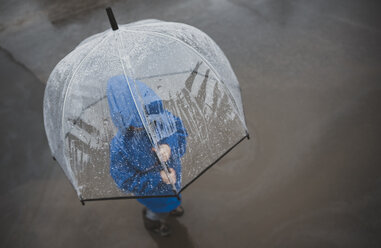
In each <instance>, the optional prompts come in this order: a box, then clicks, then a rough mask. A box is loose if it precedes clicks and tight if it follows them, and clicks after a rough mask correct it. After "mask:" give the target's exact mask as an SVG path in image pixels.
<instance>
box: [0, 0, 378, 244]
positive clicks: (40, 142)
mask: <svg viewBox="0 0 381 248" xmlns="http://www.w3.org/2000/svg"><path fill="white" fill-rule="evenodd" d="M109 4H110V5H111V6H112V7H113V9H114V13H115V15H116V17H117V20H118V22H119V23H128V22H131V21H136V20H140V19H146V18H156V19H162V20H170V21H178V22H184V23H187V24H190V25H193V26H195V27H197V28H199V29H201V30H203V31H205V32H206V33H207V34H209V35H210V36H211V37H212V38H213V39H214V40H215V41H216V42H217V44H219V45H220V47H221V48H222V50H223V51H224V52H225V53H226V55H227V57H228V58H229V60H230V62H231V64H232V67H233V69H234V70H235V72H236V75H237V77H238V80H239V81H240V84H241V88H242V98H243V104H244V108H245V113H246V120H247V124H248V128H249V131H250V133H251V136H252V139H251V140H249V141H244V142H243V143H241V144H240V145H239V146H238V147H237V148H235V149H234V150H233V151H232V152H231V153H230V154H228V155H227V156H226V157H224V158H223V159H222V160H221V161H220V162H219V163H218V164H217V165H216V166H214V167H213V168H212V169H210V170H209V171H208V172H207V173H205V174H204V175H203V176H202V177H201V178H200V179H198V181H196V182H195V183H194V184H192V186H190V187H189V188H187V189H186V190H185V191H184V193H183V199H184V201H183V205H184V207H185V209H186V213H185V215H184V216H183V217H182V218H181V219H178V220H171V224H172V227H173V228H174V233H173V235H172V237H171V238H159V237H157V236H155V235H151V234H149V233H148V232H147V231H146V230H145V229H144V227H143V223H142V219H141V206H140V205H139V204H138V203H137V202H136V201H135V200H117V201H101V202H89V203H87V204H86V206H84V207H83V206H81V204H80V202H79V201H78V199H77V197H76V194H75V192H74V190H73V189H72V186H71V185H70V183H69V181H68V180H67V179H66V177H65V175H64V173H63V172H62V170H61V169H60V168H59V166H58V165H57V164H55V162H54V161H53V160H52V159H51V157H50V151H49V148H48V146H47V141H46V136H45V132H44V127H43V119H42V98H43V92H44V87H45V83H46V80H47V77H48V76H49V73H50V72H51V70H52V69H53V68H54V66H55V65H56V64H57V63H58V61H59V60H60V59H62V58H63V56H65V55H66V54H67V53H68V52H70V51H71V50H72V49H73V48H74V47H75V46H76V45H77V44H78V43H79V42H80V41H81V40H83V39H84V38H85V37H87V36H89V35H91V34H94V33H97V32H100V31H103V30H105V29H107V28H109V26H108V25H109V24H108V21H107V19H106V16H105V12H104V7H105V6H106V5H109ZM380 7H381V6H380V4H379V3H378V2H377V1H354V0H353V1H352V0H351V1H345V0H336V1H309V2H306V1H298V0H295V1H291V0H288V1H271V0H258V1H250V0H231V1H228V0H221V1H218V0H209V1H202V0H193V1H174V0H168V1H137V0H135V1H106V0H97V1H74V0H68V1H59V0H54V1H47V0H33V1H28V2H25V1H21V0H16V1H7V0H1V1H0V66H1V67H0V75H1V80H2V83H1V91H0V94H1V96H0V103H1V105H0V106H1V107H0V113H1V120H2V121H1V124H0V125H1V126H0V135H1V137H2V138H1V157H0V161H1V169H0V177H1V180H0V185H1V187H0V193H1V199H2V200H1V203H0V211H1V215H0V216H1V219H0V223H1V224H0V227H1V234H0V246H1V247H380V245H381V242H380V241H379V237H378V236H379V234H380V233H381V223H380V219H381V167H380V166H379V165H380V162H381V155H380V153H379V148H380V147H381V146H380V145H381V141H380V140H381V139H380V138H381V137H380V128H379V127H380V126H381V117H380V114H379V108H380V106H381V94H380V93H381V92H380V90H381V84H380V80H381V70H380V69H381V68H380V66H381V27H380V24H379V23H381V22H380V21H379V19H380V18H379V12H380V10H381V9H380Z"/></svg>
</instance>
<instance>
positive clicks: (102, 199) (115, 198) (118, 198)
mask: <svg viewBox="0 0 381 248" xmlns="http://www.w3.org/2000/svg"><path fill="white" fill-rule="evenodd" d="M244 139H250V136H249V133H247V132H246V135H245V136H244V137H242V138H241V139H240V140H239V141H238V142H237V143H235V144H234V145H233V146H232V147H230V148H229V149H228V150H227V151H226V152H224V153H223V154H222V155H221V156H220V157H219V158H217V159H216V160H215V161H214V162H213V163H212V164H210V165H209V166H208V167H206V168H205V169H204V170H203V171H201V172H200V174H198V175H197V176H196V177H195V178H193V179H192V181H190V182H189V183H187V184H186V185H185V186H184V187H182V188H181V190H180V191H179V193H178V194H177V195H158V196H118V197H105V198H91V199H83V198H82V197H80V201H81V203H82V205H85V202H87V201H104V200H121V199H143V198H160V197H177V198H178V197H179V194H180V193H181V192H183V191H184V189H186V188H187V187H188V186H189V185H191V184H192V183H193V182H194V181H196V179H197V178H199V177H200V176H201V175H202V174H204V173H205V172H206V171H207V170H209V169H210V168H211V167H212V166H213V165H215V164H216V163H217V162H218V161H220V160H221V159H222V158H223V157H224V156H225V155H226V154H228V153H229V152H230V151H231V150H233V149H234V148H235V147H236V146H237V145H238V144H239V143H241V142H242V141H243V140H244Z"/></svg>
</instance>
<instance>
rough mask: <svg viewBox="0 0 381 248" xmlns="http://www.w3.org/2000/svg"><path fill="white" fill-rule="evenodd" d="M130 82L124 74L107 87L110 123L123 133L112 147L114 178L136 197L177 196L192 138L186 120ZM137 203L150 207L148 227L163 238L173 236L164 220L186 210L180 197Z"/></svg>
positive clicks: (137, 83)
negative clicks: (154, 144)
mask: <svg viewBox="0 0 381 248" xmlns="http://www.w3.org/2000/svg"><path fill="white" fill-rule="evenodd" d="M128 81H129V82H127V80H126V78H125V76H124V75H119V76H115V77H112V78H111V79H110V80H109V81H108V86H107V99H108V104H109V108H110V114H111V119H112V121H113V123H114V125H115V126H116V127H117V129H118V132H117V134H116V135H115V137H114V138H113V139H112V141H111V144H110V174H111V176H112V178H113V179H114V181H115V183H116V184H117V185H118V187H119V188H120V189H122V190H123V191H126V192H128V193H133V194H134V195H135V196H143V197H144V196H152V195H154V196H156V195H158V196H160V195H161V196H165V195H173V194H174V192H173V186H172V184H171V182H172V183H173V184H174V185H175V187H176V190H177V191H178V190H180V188H181V161H180V158H181V157H182V156H183V155H184V154H185V150H186V137H187V136H188V134H187V132H186V130H185V127H184V126H183V123H182V121H181V120H180V119H179V118H178V117H176V116H174V115H173V114H172V113H170V112H169V111H167V110H165V109H164V108H163V103H162V101H161V99H160V98H159V97H158V96H157V95H156V93H155V92H154V91H153V90H152V89H150V88H149V87H148V86H147V85H145V84H144V83H142V82H140V81H138V80H135V81H133V80H131V79H129V80H128ZM135 103H137V104H135ZM137 108H139V111H138V109H137ZM143 108H144V109H143ZM144 113H145V114H144ZM142 114H143V115H144V116H143V115H142ZM142 119H143V120H144V123H145V124H146V127H147V126H149V127H151V129H150V130H151V132H153V136H154V137H155V140H156V141H157V147H158V151H157V150H155V148H154V147H153V142H152V140H151V139H152V137H149V135H148V134H147V131H146V129H145V127H144V125H143V121H142ZM155 153H156V154H155ZM158 156H159V157H160V158H161V160H162V161H163V162H166V163H167V165H168V167H169V174H166V173H165V172H164V171H163V167H162V165H160V162H159V160H158ZM138 201H139V202H140V203H142V204H143V205H144V206H145V207H146V208H144V210H143V219H144V224H145V227H146V228H147V229H149V230H151V231H154V232H156V233H159V234H161V235H162V236H166V235H168V234H169V227H168V226H167V225H166V224H165V218H166V217H167V216H168V215H173V216H181V215H182V214H183V212H184V210H183V208H182V207H181V206H180V204H181V201H180V200H179V199H178V198H176V197H157V198H140V199H138Z"/></svg>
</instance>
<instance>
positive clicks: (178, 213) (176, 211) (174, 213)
mask: <svg viewBox="0 0 381 248" xmlns="http://www.w3.org/2000/svg"><path fill="white" fill-rule="evenodd" d="M169 215H170V216H173V217H181V216H183V215H184V208H183V207H182V206H178V207H177V208H176V209H174V210H172V211H171V212H169Z"/></svg>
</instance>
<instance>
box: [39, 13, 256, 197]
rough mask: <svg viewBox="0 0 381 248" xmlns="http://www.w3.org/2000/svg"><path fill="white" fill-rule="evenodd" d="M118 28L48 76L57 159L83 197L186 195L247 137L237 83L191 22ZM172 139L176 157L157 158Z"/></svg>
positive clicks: (49, 122) (48, 121) (47, 105)
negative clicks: (190, 185) (171, 174)
mask: <svg viewBox="0 0 381 248" xmlns="http://www.w3.org/2000/svg"><path fill="white" fill-rule="evenodd" d="M114 29H115V30H112V29H110V30H106V31H104V32H103V33H99V34H96V35H93V36H91V37H89V38H87V39H86V40H84V41H83V42H82V43H80V44H79V45H78V46H77V47H76V48H75V49H74V50H73V51H72V52H71V53H70V54H68V55H67V56H66V57H65V58H63V59H62V60H61V61H60V62H59V63H58V64H57V66H56V67H55V68H54V70H53V72H52V73H51V75H50V77H49V80H48V83H47V86H46V90H45V96H44V123H45V129H46V133H47V137H48V141H49V146H50V149H51V152H52V155H53V156H54V158H55V159H56V160H57V162H58V163H59V165H60V166H61V167H62V169H63V170H64V172H65V174H66V176H67V177H68V178H69V180H70V182H71V183H72V185H73V186H74V189H75V190H76V192H77V194H78V196H79V198H80V199H81V200H82V201H86V200H97V199H115V198H138V197H157V196H173V195H178V194H179V193H180V192H181V191H182V190H183V189H185V188H186V187H187V186H188V185H189V184H190V183H192V182H193V181H194V180H195V179H196V178H197V177H199V176H200V175H201V174H202V173H203V172H204V171H206V170H207V169H208V168H209V167H211V166H212V165H213V164H215V163H216V162H217V161H218V160H219V159H220V158H221V157H222V156H224V155H225V154H226V153H227V152H229V151H230V150H231V149H232V148H233V147H234V146H235V145H237V144H238V143H239V142H240V141H242V140H243V139H244V138H245V137H248V133H247V128H246V125H245V119H244V113H243V107H242V101H241V96H240V88H239V84H238V81H237V78H236V76H235V74H234V72H233V70H232V68H231V66H230V64H229V61H228V60H227V58H226V57H225V55H224V53H223V52H222V51H221V49H220V48H219V47H218V46H217V45H216V43H215V42H214V41H213V40H212V39H211V38H210V37H209V36H207V35H206V34H205V33H203V32H202V31H200V30H198V29H196V28H194V27H191V26H189V25H185V24H181V23H174V22H163V21H159V20H144V21H139V22H135V23H131V24H128V25H121V26H119V28H114ZM167 141H168V142H167ZM166 143H170V144H169V147H170V155H169V156H170V158H169V159H168V158H163V155H162V154H161V153H160V152H158V151H160V150H161V145H163V144H166ZM147 147H148V148H149V149H147ZM172 167H176V168H175V170H176V173H177V176H176V178H175V179H173V178H172V180H171V177H170V176H169V174H170V173H171V168H172ZM118 173H119V174H118ZM165 176H166V177H167V180H166V182H164V181H165V180H164V178H163V177H165ZM163 185H164V186H163ZM147 189H149V190H147Z"/></svg>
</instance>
